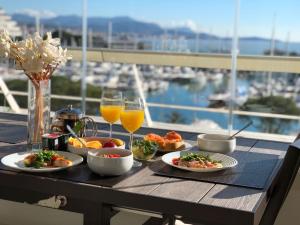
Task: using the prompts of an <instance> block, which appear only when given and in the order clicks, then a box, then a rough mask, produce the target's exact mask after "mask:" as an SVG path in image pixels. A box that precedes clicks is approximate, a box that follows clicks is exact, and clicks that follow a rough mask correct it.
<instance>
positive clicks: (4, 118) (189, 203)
mask: <svg viewBox="0 0 300 225" xmlns="http://www.w3.org/2000/svg"><path fill="white" fill-rule="evenodd" d="M25 120H26V117H25V116H21V115H13V114H3V113H2V114H0V123H5V124H14V125H16V124H17V125H20V126H22V125H26V123H25ZM99 126H100V128H101V129H106V128H108V127H107V126H106V125H103V124H100V125H99ZM23 128H24V127H23ZM113 129H114V131H116V130H117V131H119V132H124V131H123V130H122V128H121V127H120V126H117V125H116V126H114V127H113ZM153 131H154V130H153V129H148V128H141V129H140V131H139V134H145V133H148V132H153ZM155 132H156V133H165V131H164V130H155ZM124 134H125V132H124ZM181 134H182V135H183V137H184V139H186V140H190V141H191V142H193V141H195V140H196V135H197V134H195V133H189V132H181ZM1 135H3V133H2V134H1ZM124 138H125V139H128V136H127V135H126V136H123V139H124ZM287 148H288V143H281V142H275V141H263V140H255V139H247V138H238V140H237V150H239V151H245V152H255V153H263V154H272V155H276V156H278V157H279V158H280V159H281V160H279V161H278V163H277V164H276V166H275V167H274V169H273V171H272V173H271V175H270V176H269V177H268V181H267V185H266V188H264V189H263V190H259V189H254V188H245V187H237V186H232V185H222V184H216V183H211V182H210V183H208V182H200V181H192V180H186V179H177V178H169V177H163V176H157V175H154V172H153V170H151V169H150V168H149V165H145V166H144V167H143V169H141V170H139V171H137V172H132V173H129V174H128V175H127V176H125V177H124V176H123V177H122V178H119V177H115V178H101V177H99V176H97V175H90V173H89V172H87V171H89V170H88V168H87V165H86V164H82V165H79V166H76V167H75V168H72V169H68V170H65V171H61V172H56V173H52V174H29V173H22V172H17V171H13V170H11V169H9V168H6V167H4V166H3V165H2V164H1V165H0V181H1V182H0V198H1V199H6V200H11V201H16V202H27V203H30V204H36V203H37V202H38V201H39V200H41V199H47V198H49V197H52V196H64V197H65V198H66V200H67V202H65V203H66V204H63V205H62V206H61V207H60V208H61V209H63V210H68V211H73V212H80V213H84V224H105V223H106V221H107V219H108V213H107V212H108V211H109V210H108V208H107V207H105V206H107V205H109V206H110V205H113V206H120V207H125V208H131V209H140V210H145V211H149V212H155V213H160V214H162V215H163V216H165V217H167V216H168V215H178V216H180V217H182V218H185V219H188V220H191V221H193V222H199V223H203V224H215V225H217V224H220V225H222V224H224V225H225V224H228V225H240V224H243V225H256V224H259V221H260V218H261V216H262V214H263V212H264V210H265V207H266V204H267V201H268V191H269V190H271V189H272V187H273V186H274V184H275V180H276V179H275V177H276V175H277V174H278V170H279V168H280V165H281V163H282V158H283V157H284V155H285V153H286V150H287ZM25 149H26V144H25V143H24V142H23V143H19V144H8V143H4V142H0V157H1V158H2V157H3V156H5V155H7V154H10V153H14V152H18V151H24V150H25ZM150 164H151V163H150ZM257 169H259V168H257ZM105 179H107V182H110V184H111V186H112V187H105V186H103V185H100V184H99V181H100V180H101V182H103V180H105ZM257 179H260V178H259V177H257ZM101 182H100V183H101Z"/></svg>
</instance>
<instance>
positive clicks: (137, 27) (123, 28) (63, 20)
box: [12, 13, 279, 42]
mask: <svg viewBox="0 0 300 225" xmlns="http://www.w3.org/2000/svg"><path fill="white" fill-rule="evenodd" d="M12 19H13V20H15V21H16V22H17V23H18V24H20V25H24V24H26V25H30V26H33V25H35V18H34V17H32V16H29V15H27V14H21V13H15V14H12ZM109 22H112V27H113V32H114V33H136V34H140V35H162V34H164V33H168V34H172V35H181V36H185V37H186V38H195V37H196V33H195V32H194V31H192V30H191V29H190V28H189V27H184V26H183V27H176V28H163V27H161V26H159V25H158V24H155V23H149V22H143V21H138V20H135V19H133V18H131V17H128V16H117V17H112V18H108V17H89V18H88V27H89V29H92V30H93V31H101V32H107V30H108V24H109ZM41 23H42V24H44V25H45V26H46V27H53V28H58V27H60V28H71V29H77V30H80V29H81V26H82V25H81V24H82V20H81V17H80V16H78V15H67V16H57V17H52V18H47V19H46V18H45V19H41ZM199 38H200V39H202V40H203V39H210V40H211V39H223V40H231V38H230V37H224V38H221V37H219V36H216V35H211V34H208V33H200V34H199ZM239 40H240V41H265V42H269V41H270V39H267V38H261V37H240V38H239ZM276 41H278V42H279V40H276Z"/></svg>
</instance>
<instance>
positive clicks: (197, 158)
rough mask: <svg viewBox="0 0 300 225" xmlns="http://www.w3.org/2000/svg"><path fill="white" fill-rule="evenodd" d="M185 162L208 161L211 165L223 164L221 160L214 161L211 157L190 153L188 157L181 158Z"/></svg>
mask: <svg viewBox="0 0 300 225" xmlns="http://www.w3.org/2000/svg"><path fill="white" fill-rule="evenodd" d="M180 159H181V160H183V161H208V162H211V163H221V162H222V161H221V160H219V161H218V160H213V159H212V158H211V157H210V155H202V154H196V153H188V154H186V155H183V156H180Z"/></svg>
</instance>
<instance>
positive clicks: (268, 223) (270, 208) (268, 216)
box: [260, 135, 300, 225]
mask: <svg viewBox="0 0 300 225" xmlns="http://www.w3.org/2000/svg"><path fill="white" fill-rule="evenodd" d="M299 137H300V135H298V137H297V138H296V141H295V142H294V143H292V144H291V145H290V146H289V148H288V150H287V153H286V155H285V158H284V160H283V163H282V166H281V168H280V171H279V174H278V177H277V180H276V184H275V186H274V188H273V189H272V192H271V193H270V197H269V202H268V205H267V207H266V210H265V212H264V214H263V216H262V219H261V221H260V225H272V224H274V222H275V220H276V218H277V215H278V213H279V211H280V208H281V206H282V205H283V203H284V201H285V199H286V197H287V195H288V193H289V191H290V189H291V187H292V185H293V183H294V180H295V177H296V176H297V173H298V170H299V165H300V139H299Z"/></svg>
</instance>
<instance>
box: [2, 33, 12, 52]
mask: <svg viewBox="0 0 300 225" xmlns="http://www.w3.org/2000/svg"><path fill="white" fill-rule="evenodd" d="M10 43H11V39H10V37H9V35H8V33H7V31H5V30H2V31H0V58H3V57H5V58H7V57H9V54H10Z"/></svg>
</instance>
